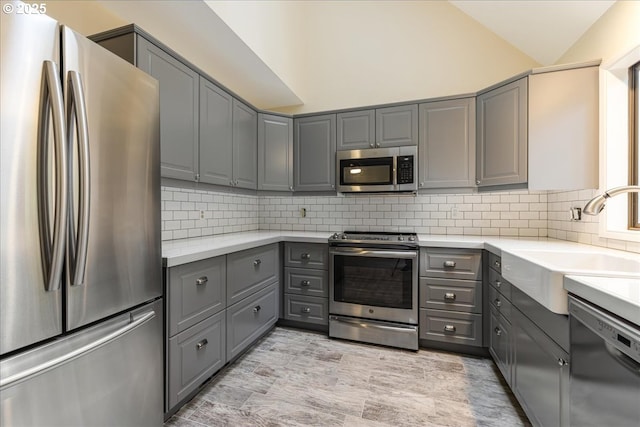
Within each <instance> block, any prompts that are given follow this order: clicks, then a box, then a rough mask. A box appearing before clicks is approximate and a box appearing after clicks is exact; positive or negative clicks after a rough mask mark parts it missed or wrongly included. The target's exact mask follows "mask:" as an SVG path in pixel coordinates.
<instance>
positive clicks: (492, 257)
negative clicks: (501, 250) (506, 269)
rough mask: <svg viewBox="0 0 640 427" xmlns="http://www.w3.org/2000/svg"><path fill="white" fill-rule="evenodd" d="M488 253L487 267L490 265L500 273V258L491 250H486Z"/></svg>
mask: <svg viewBox="0 0 640 427" xmlns="http://www.w3.org/2000/svg"><path fill="white" fill-rule="evenodd" d="M488 254H489V261H488V263H489V267H491V268H492V269H494V270H495V271H497V272H498V273H500V274H502V258H500V257H499V256H498V255H496V254H494V253H491V252H488Z"/></svg>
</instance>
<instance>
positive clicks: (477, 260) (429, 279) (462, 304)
mask: <svg viewBox="0 0 640 427" xmlns="http://www.w3.org/2000/svg"><path fill="white" fill-rule="evenodd" d="M481 260H482V252H481V251H479V250H475V249H456V248H421V249H420V286H419V293H418V296H419V302H420V303H419V309H420V313H419V337H420V339H421V340H426V341H427V344H429V342H431V343H430V344H431V345H433V342H441V343H447V344H461V345H464V346H468V347H482V344H483V343H482V339H483V319H482V313H483V306H482V298H483V289H482V281H481V280H480V279H481V278H482V262H481Z"/></svg>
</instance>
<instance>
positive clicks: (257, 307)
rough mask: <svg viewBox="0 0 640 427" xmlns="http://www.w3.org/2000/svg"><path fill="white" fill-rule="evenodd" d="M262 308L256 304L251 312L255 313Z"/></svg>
mask: <svg viewBox="0 0 640 427" xmlns="http://www.w3.org/2000/svg"><path fill="white" fill-rule="evenodd" d="M261 309H262V307H260V306H259V305H256V306H255V307H253V312H254V313H257V312H259V311H260V310H261Z"/></svg>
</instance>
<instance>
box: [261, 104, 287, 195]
mask: <svg viewBox="0 0 640 427" xmlns="http://www.w3.org/2000/svg"><path fill="white" fill-rule="evenodd" d="M258 190H270V191H293V120H292V119H290V118H288V117H282V116H276V115H273V114H263V113H259V114H258Z"/></svg>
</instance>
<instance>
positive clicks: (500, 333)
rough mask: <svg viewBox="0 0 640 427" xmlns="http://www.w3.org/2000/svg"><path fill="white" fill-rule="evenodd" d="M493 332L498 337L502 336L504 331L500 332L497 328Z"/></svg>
mask: <svg viewBox="0 0 640 427" xmlns="http://www.w3.org/2000/svg"><path fill="white" fill-rule="evenodd" d="M493 332H495V333H496V335H497V336H500V335H502V331H501V330H500V328H495V329H494V330H493Z"/></svg>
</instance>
